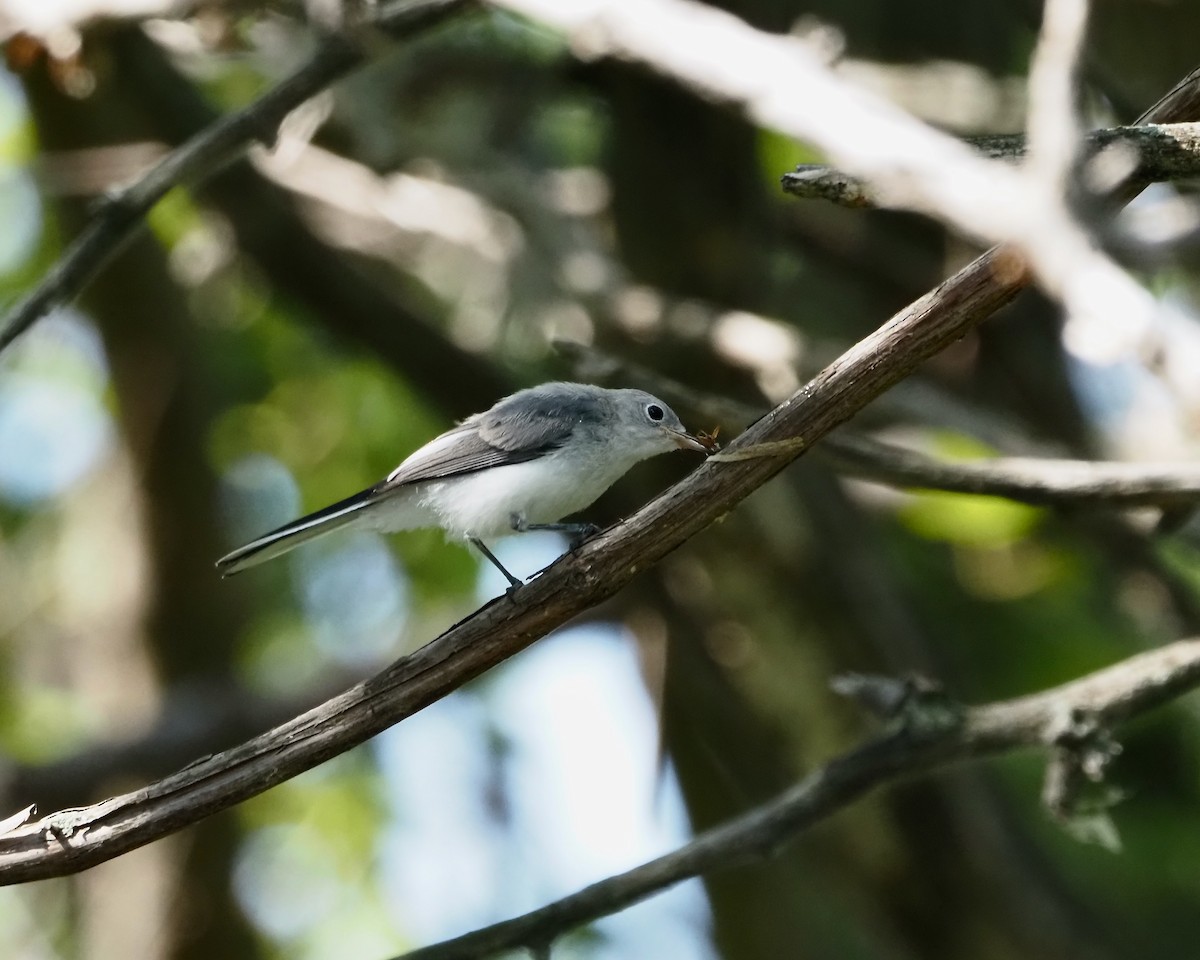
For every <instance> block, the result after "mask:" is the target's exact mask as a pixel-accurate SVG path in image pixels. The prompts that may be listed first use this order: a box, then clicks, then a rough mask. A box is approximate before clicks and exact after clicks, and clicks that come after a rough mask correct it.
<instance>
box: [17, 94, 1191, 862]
mask: <svg viewBox="0 0 1200 960" xmlns="http://www.w3.org/2000/svg"><path fill="white" fill-rule="evenodd" d="M1197 115H1200V71H1196V72H1194V73H1193V74H1191V75H1190V76H1189V77H1187V78H1186V79H1185V80H1184V81H1182V82H1181V83H1180V84H1178V85H1177V86H1176V87H1175V88H1174V89H1173V90H1172V91H1171V93H1169V94H1168V95H1167V96H1166V97H1164V98H1163V100H1161V101H1160V102H1159V104H1158V105H1156V106H1155V107H1154V108H1152V109H1151V116H1150V118H1149V119H1151V120H1162V121H1164V122H1170V121H1175V120H1182V119H1190V118H1191V117H1195V116H1197ZM1028 279H1029V275H1028V273H1027V271H1026V269H1025V266H1024V261H1023V260H1022V258H1021V257H1020V256H1019V255H1018V254H1016V253H1014V252H1013V251H1011V250H1006V249H1004V248H996V249H994V250H991V251H989V252H988V253H986V254H984V255H983V256H981V257H979V258H978V259H977V260H975V261H974V262H972V263H970V264H968V265H967V266H966V267H964V268H963V269H962V270H960V271H959V272H958V273H957V274H955V275H954V276H953V277H951V278H950V279H949V280H947V281H946V282H945V283H943V284H942V285H941V286H939V287H938V288H937V289H935V290H932V291H930V292H929V293H928V294H926V295H925V296H923V297H921V298H920V299H919V300H917V301H916V302H915V303H913V304H912V305H910V306H909V307H907V308H906V309H905V310H902V311H901V312H900V313H898V314H897V315H896V316H894V317H893V318H892V319H891V320H889V321H888V322H887V323H886V324H884V325H883V326H882V327H880V328H879V329H878V330H877V331H875V333H873V334H871V335H870V336H869V337H867V338H866V339H865V340H863V341H862V342H860V343H859V344H857V345H856V346H854V347H852V348H851V349H850V350H848V351H846V353H844V354H843V355H842V356H841V357H839V358H838V359H837V360H835V361H834V362H833V363H832V364H830V365H829V366H828V367H826V368H825V369H824V370H823V371H821V372H820V373H819V374H818V375H817V376H816V377H815V378H814V379H813V380H812V381H811V382H809V383H808V384H807V385H805V386H804V387H803V388H802V389H801V390H799V391H798V392H797V393H796V394H795V395H793V396H792V397H790V398H789V399H788V400H786V401H784V402H783V403H782V404H780V405H779V406H778V407H777V408H776V409H775V410H773V411H772V412H771V413H769V414H768V415H767V416H765V417H763V418H762V419H760V420H759V421H758V422H757V423H755V424H754V425H753V426H752V427H750V429H748V430H747V431H746V432H745V433H743V434H742V436H740V437H739V438H738V439H737V440H736V441H734V442H733V443H732V444H730V445H729V448H728V449H727V450H726V453H737V452H738V451H741V452H742V453H743V454H753V452H754V450H755V448H757V449H758V451H760V453H761V455H757V456H755V455H750V456H748V457H747V458H746V459H744V460H732V461H730V460H726V461H723V462H719V463H706V464H704V465H702V466H701V467H700V468H699V469H697V470H696V471H695V472H693V473H692V474H691V475H689V476H688V477H687V478H685V479H684V480H683V481H682V482H680V483H679V484H677V485H676V486H674V487H673V488H671V489H670V490H668V491H667V492H666V493H664V494H663V495H662V496H660V497H658V498H657V499H656V500H654V501H652V502H651V503H649V504H648V505H647V506H645V507H644V508H642V509H641V510H640V511H638V513H637V514H635V515H634V516H633V517H631V518H630V519H629V520H628V521H627V522H626V523H623V524H621V525H620V526H618V527H615V528H613V529H611V530H608V531H606V532H605V533H603V534H601V535H600V536H599V537H597V538H596V539H595V540H593V541H591V542H589V543H587V544H585V545H584V546H583V547H582V548H580V549H579V550H578V551H577V552H575V553H573V554H569V555H567V556H566V557H563V558H562V559H561V560H559V561H558V562H557V563H555V564H553V565H552V566H551V567H549V568H548V569H547V570H546V571H545V572H544V573H543V574H542V575H541V576H539V577H538V578H537V579H536V580H534V581H533V582H532V583H530V584H528V585H526V586H524V587H522V588H521V589H519V590H517V591H515V593H514V594H513V595H512V598H511V599H504V598H501V599H499V600H497V601H493V602H492V603H491V604H489V605H488V606H486V607H484V608H483V609H482V610H480V611H478V612H477V613H476V614H474V615H473V616H471V617H469V618H468V619H466V620H464V621H463V622H462V623H459V624H457V625H456V626H454V627H452V628H451V629H450V630H448V631H447V632H446V633H444V634H443V635H442V636H441V637H439V638H438V639H436V640H434V641H432V642H431V643H429V644H428V645H427V646H425V647H423V648H422V649H420V650H418V651H417V652H416V653H413V654H411V655H409V656H407V657H403V658H401V659H400V660H398V661H396V662H395V663H394V664H392V665H391V666H390V667H388V668H387V669H385V670H384V671H382V672H381V673H379V674H377V675H376V676H374V677H372V678H371V679H369V680H367V681H365V682H363V683H361V684H358V685H356V686H354V687H352V688H351V689H350V690H347V691H346V692H345V693H344V694H342V695H341V696H338V697H335V698H333V699H332V700H330V701H328V702H327V703H324V704H322V705H321V706H319V707H316V708H315V709H313V710H310V711H308V712H307V713H304V714H302V715H301V716H299V717H297V718H296V719H295V720H293V721H291V722H290V723H286V724H283V725H282V726H279V727H277V728H275V729H274V730H271V731H268V732H267V733H265V734H263V735H262V736H260V737H256V738H255V739H253V740H250V741H247V742H246V743H244V744H242V745H240V746H238V747H235V748H233V749H231V750H226V751H224V752H223V753H220V754H217V755H215V756H212V757H207V758H205V759H203V760H200V761H198V762H196V763H194V764H192V765H190V766H188V767H185V768H184V769H183V770H180V771H179V772H178V773H175V774H173V775H171V776H169V777H166V778H164V779H162V780H159V781H156V782H155V783H152V784H150V785H149V786H147V787H144V788H142V789H140V790H135V791H133V792H131V793H127V794H124V795H121V796H117V797H112V798H110V799H108V800H105V801H102V802H101V803H98V804H94V805H92V806H89V807H84V808H80V809H78V810H64V811H58V812H56V813H51V814H49V815H47V816H44V817H42V818H40V819H39V820H36V821H31V822H29V823H26V824H24V825H22V826H21V827H19V828H17V829H15V830H12V831H11V832H9V833H7V834H4V835H3V836H0V884H11V883H22V882H25V881H28V880H39V879H44V878H46V877H53V876H63V875H66V874H71V873H77V872H79V871H80V870H84V869H86V868H87V867H91V866H94V865H95V864H97V863H102V862H104V861H106V860H110V859H112V858H113V857H115V856H118V855H120V854H122V853H125V852H126V851H128V850H132V849H135V848H137V847H140V846H143V845H144V844H147V843H150V842H151V841H153V840H157V839H159V838H161V837H164V836H167V835H168V834H171V833H173V832H175V831H177V830H180V829H182V828H183V827H185V826H187V825H188V824H191V823H195V822H196V821H197V820H200V819H202V818H203V817H206V816H208V815H210V814H212V813H216V812H217V811H219V810H224V809H227V808H229V807H231V806H233V805H235V804H237V803H240V802H241V801H243V800H246V799H248V798H250V797H253V796H257V795H258V794H260V793H262V792H264V791H266V790H268V789H270V788H271V787H273V786H275V785H277V784H279V783H283V782H284V781H286V780H288V779H290V778H291V777H294V776H296V775H297V774H299V773H302V772H303V771H305V770H308V769H311V768H312V767H315V766H316V765H317V764H319V763H321V762H323V761H325V760H328V759H330V758H331V757H334V756H337V755H338V754H340V753H343V752H345V751H346V750H349V749H350V748H352V747H355V746H357V745H358V744H360V743H362V742H364V741H365V740H367V739H369V738H370V737H372V736H374V735H375V734H377V733H379V732H380V731H381V730H385V729H387V728H388V727H390V726H392V725H393V724H395V723H398V722H399V721H401V720H403V719H404V718H405V717H408V716H411V715H412V714H413V713H415V712H416V711H418V710H420V709H421V708H422V707H425V706H428V705H429V704H430V703H432V702H434V701H435V700H438V699H439V698H441V697H444V696H445V695H446V694H448V693H450V692H451V691H452V690H455V689H457V688H458V687H460V686H462V685H463V684H464V683H466V682H467V681H469V680H471V679H473V678H475V677H477V676H479V675H480V674H481V673H483V672H484V671H486V670H488V669H489V668H491V667H493V666H495V665H496V664H497V663H499V662H501V661H502V660H504V659H506V658H508V657H511V656H513V655H514V654H516V653H518V652H520V651H521V650H523V649H525V648H526V647H527V646H529V645H530V644H531V643H533V642H534V641H535V640H537V639H538V638H540V637H542V636H544V635H545V634H547V633H549V632H550V631H551V630H553V629H555V628H556V627H559V626H561V625H562V624H564V623H566V622H567V621H568V620H570V619H571V618H572V617H574V616H575V615H577V614H579V613H581V612H582V611H584V610H586V609H588V608H590V607H592V606H595V605H596V604H598V603H599V602H601V601H602V600H605V599H607V598H608V597H610V596H612V595H613V594H615V593H616V592H617V591H619V590H620V589H621V588H622V587H623V586H625V584H626V583H628V582H629V581H630V580H631V579H632V578H633V577H634V575H635V574H636V573H637V572H638V571H639V570H641V569H644V568H645V567H646V566H648V565H650V564H653V563H655V562H656V561H658V560H660V559H661V558H662V557H664V556H665V555H666V554H668V553H670V552H671V551H672V550H674V549H675V548H677V547H678V546H679V545H680V544H682V543H684V542H685V541H686V540H687V539H688V538H689V537H691V536H693V535H694V534H696V533H698V532H699V531H700V530H702V529H704V528H705V527H707V526H708V525H709V524H710V523H712V522H713V521H714V520H716V519H718V518H719V517H721V516H723V515H724V514H726V513H728V512H729V511H730V510H732V509H733V508H734V507H735V506H736V505H737V504H738V503H739V502H740V501H741V500H743V499H744V498H745V497H747V496H748V495H749V494H750V493H752V492H753V491H754V490H756V489H757V488H758V487H760V486H762V485H763V484H764V483H766V482H767V481H768V480H769V479H771V477H773V476H774V475H775V474H776V473H778V472H779V471H780V470H782V469H783V468H784V467H785V466H787V464H788V463H790V462H791V461H792V460H794V459H796V457H798V456H799V455H800V453H801V452H802V449H803V448H804V447H806V446H811V445H812V443H814V442H815V441H816V440H818V439H819V438H820V437H822V436H824V435H825V434H826V433H828V432H829V431H830V430H831V429H833V428H834V427H835V426H837V425H838V424H840V423H842V422H844V421H845V420H847V419H849V418H850V417H851V416H853V415H854V414H855V413H857V412H858V411H859V410H860V409H862V407H864V406H865V405H866V404H867V403H869V402H870V401H871V400H873V399H874V398H875V397H877V396H879V395H880V394H881V393H883V392H884V391H885V390H887V389H888V388H889V387H891V386H893V385H894V384H895V383H897V382H898V381H900V380H901V379H903V378H904V377H905V376H907V375H908V374H909V373H911V372H912V371H913V370H914V369H916V368H917V367H918V366H919V365H920V364H921V363H922V362H923V361H925V360H926V359H928V358H929V357H931V356H933V355H934V354H936V353H937V352H938V351H940V350H941V349H942V348H943V347H945V346H947V345H948V344H950V343H952V342H953V341H955V340H956V339H958V338H960V337H962V336H963V335H964V334H966V333H967V332H968V331H969V330H970V329H971V328H972V327H974V326H975V325H976V324H978V323H980V322H981V321H982V320H983V319H985V318H986V317H988V316H989V315H990V314H992V313H993V312H995V311H996V310H998V309H999V308H1000V307H1002V306H1003V305H1004V304H1006V303H1008V302H1009V301H1010V300H1011V299H1012V298H1013V297H1015V296H1016V295H1017V293H1019V292H1020V291H1021V289H1022V288H1023V287H1024V286H1025V285H1026V284H1027V283H1028ZM772 443H780V444H782V445H783V447H782V449H783V450H784V451H785V452H782V453H772V452H771V450H772V449H773V448H771V447H769V446H767V445H768V444H772ZM802 444H803V446H802ZM775 449H780V448H775Z"/></svg>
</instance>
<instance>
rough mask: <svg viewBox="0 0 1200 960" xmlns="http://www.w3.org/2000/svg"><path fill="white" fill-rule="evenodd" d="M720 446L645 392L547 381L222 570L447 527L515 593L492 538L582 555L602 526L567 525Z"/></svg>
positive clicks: (241, 552) (237, 553)
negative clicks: (529, 536)
mask: <svg viewBox="0 0 1200 960" xmlns="http://www.w3.org/2000/svg"><path fill="white" fill-rule="evenodd" d="M714 448H715V441H714V440H713V439H712V438H711V437H709V436H707V435H706V434H703V433H702V434H701V435H700V436H695V435H693V434H691V433H689V432H688V431H687V430H686V429H685V428H684V426H683V424H682V422H680V419H679V417H678V416H676V414H675V412H674V411H673V410H672V409H671V408H670V407H669V406H667V404H665V403H664V402H663V401H662V400H660V399H658V398H657V397H655V396H653V395H652V394H649V393H646V392H645V391H642V390H633V389H610V388H605V387H598V386H593V385H591V384H583V383H566V382H552V383H544V384H542V385H540V386H536V387H530V388H527V389H524V390H518V391H517V392H516V393H513V394H510V395H509V396H507V397H505V398H504V399H502V400H500V401H498V402H497V403H496V404H495V405H494V406H493V407H491V409H489V410H486V411H484V412H483V413H477V414H475V415H474V416H471V417H468V418H467V419H466V420H464V421H462V422H461V423H460V424H458V425H457V426H455V427H452V428H451V429H449V430H447V431H446V432H445V433H443V434H441V435H439V436H437V437H434V438H433V439H432V440H430V441H429V442H428V443H426V444H425V445H424V446H422V447H420V448H419V449H417V450H416V451H415V452H413V453H412V454H410V455H409V456H408V457H407V458H406V459H405V460H404V461H403V462H401V463H400V465H399V466H398V467H396V469H395V470H393V471H392V472H391V473H389V474H388V475H387V476H386V477H385V478H384V479H383V480H381V481H380V482H379V483H376V484H375V485H374V486H371V487H368V488H367V489H365V490H362V491H360V492H358V493H356V494H354V495H353V496H350V497H347V498H346V499H344V500H340V501H338V502H337V503H334V504H331V505H330V506H328V507H325V508H324V509H322V510H318V511H316V512H315V513H311V514H309V515H307V516H304V517H301V518H300V519H298V520H293V521H292V522H291V523H288V524H285V525H284V526H282V527H279V528H278V529H277V530H273V531H271V532H270V533H267V534H264V535H263V536H261V537H259V538H258V539H256V540H253V541H252V542H250V543H248V544H246V545H245V546H243V547H240V548H238V549H237V550H234V551H233V552H232V553H229V554H227V555H226V556H224V557H221V559H219V560H218V561H217V564H216V565H217V569H218V571H219V572H220V574H221V575H222V576H230V575H232V574H235V573H240V572H242V571H243V570H247V569H249V568H251V567H254V566H257V565H258V564H260V563H265V562H266V561H268V560H273V559H274V558H276V557H278V556H280V555H282V554H284V553H287V552H288V551H289V550H293V549H295V548H296V547H298V546H300V545H301V544H303V543H307V542H308V541H310V540H313V539H315V538H316V537H321V536H324V535H325V534H327V533H331V532H333V531H334V530H338V529H342V528H346V527H354V528H358V529H367V530H375V531H379V532H382V533H394V532H398V531H402V530H416V529H420V528H425V527H440V528H441V529H442V530H443V531H444V532H445V533H446V535H447V536H448V537H450V538H452V539H455V540H461V541H465V542H467V543H470V544H472V545H473V546H475V548H476V549H478V550H479V552H480V553H481V554H482V555H483V556H484V557H485V558H486V559H487V560H488V561H490V562H491V563H492V564H493V565H495V567H496V568H497V569H498V570H499V571H500V572H501V573H502V574H504V576H505V578H506V579H507V580H508V582H509V584H510V585H511V587H512V588H513V589H515V588H517V587H519V586H521V584H522V581H521V580H520V579H518V578H517V577H516V576H514V575H513V574H512V573H510V572H509V571H508V570H507V569H506V568H505V567H504V565H503V564H502V563H500V561H499V560H497V559H496V557H495V555H494V554H493V553H492V551H491V550H490V549H489V548H488V546H487V545H486V543H485V542H484V541H485V540H491V539H493V538H495V537H498V536H504V535H508V534H512V533H521V532H525V531H528V530H558V531H561V532H564V533H567V534H569V535H571V537H572V547H574V546H576V545H578V543H579V542H582V540H583V539H585V538H586V537H587V536H589V535H591V534H592V533H594V532H596V530H597V529H598V528H596V527H595V526H593V525H592V524H587V523H562V522H560V521H561V520H562V518H563V517H567V516H569V515H571V514H574V513H577V512H578V511H580V510H583V509H584V508H585V507H588V506H590V505H591V504H592V503H593V502H595V500H596V499H597V498H598V497H599V496H600V495H601V494H602V493H604V491H605V490H607V489H608V488H609V487H610V486H612V484H613V483H615V482H616V481H617V480H618V479H620V478H621V477H622V476H624V474H625V473H626V472H627V471H628V470H629V469H630V468H631V467H633V466H634V465H635V464H637V463H639V462H641V461H642V460H646V459H649V458H650V457H654V456H657V455H659V454H662V453H667V452H670V451H672V450H676V449H686V450H695V451H699V452H701V453H704V454H706V455H707V454H708V453H710V452H711V451H712V449H714Z"/></svg>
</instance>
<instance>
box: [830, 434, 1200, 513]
mask: <svg viewBox="0 0 1200 960" xmlns="http://www.w3.org/2000/svg"><path fill="white" fill-rule="evenodd" d="M821 447H822V449H823V450H824V452H825V453H826V455H827V456H828V458H829V459H830V460H831V461H832V462H833V465H834V467H835V468H836V469H838V470H840V471H841V472H843V473H848V474H851V475H853V476H857V477H862V478H864V479H866V480H873V481H876V482H878V483H886V484H888V485H889V486H895V487H911V488H916V489H923V490H946V491H951V492H956V493H975V494H982V495H986V496H993V497H1004V498H1006V499H1008V500H1016V501H1018V502H1020V503H1030V504H1035V505H1039V506H1047V505H1058V506H1081V505H1084V504H1106V505H1109V506H1119V507H1137V506H1155V507H1168V506H1182V505H1188V504H1195V503H1196V502H1197V501H1200V464H1194V463H1156V464H1145V463H1110V462H1102V461H1093V460H1050V459H1042V458H1032V457H1001V458H997V459H994V460H964V461H955V462H953V463H948V462H946V461H944V460H936V459H934V458H933V457H930V456H927V455H925V454H923V453H918V452H916V451H915V450H906V449H903V448H901V447H896V446H893V445H891V444H887V443H880V442H879V441H877V440H872V439H870V438H869V437H864V436H861V435H856V434H840V435H836V436H830V437H827V438H826V439H825V440H824V441H823V442H822V444H821Z"/></svg>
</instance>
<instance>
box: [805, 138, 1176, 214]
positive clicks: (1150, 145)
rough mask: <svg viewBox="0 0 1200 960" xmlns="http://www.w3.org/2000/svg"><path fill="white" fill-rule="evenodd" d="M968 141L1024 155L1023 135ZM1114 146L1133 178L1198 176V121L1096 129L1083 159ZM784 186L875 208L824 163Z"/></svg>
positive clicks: (991, 154) (989, 151) (864, 191)
mask: <svg viewBox="0 0 1200 960" xmlns="http://www.w3.org/2000/svg"><path fill="white" fill-rule="evenodd" d="M965 142H966V143H967V144H969V145H970V146H972V147H974V148H975V150H977V151H978V152H979V153H981V154H983V155H984V156H985V157H988V158H989V159H991V160H1006V161H1014V162H1015V161H1019V160H1022V159H1024V157H1025V136H1024V134H1019V133H1015V134H1007V135H996V136H986V137H967V138H966V140H965ZM1110 147H1118V148H1123V149H1130V150H1134V151H1136V154H1137V156H1138V158H1139V160H1138V164H1137V166H1136V167H1135V168H1134V170H1133V171H1132V176H1133V177H1134V178H1135V179H1136V180H1138V181H1139V182H1140V183H1156V182H1160V181H1164V180H1183V179H1188V178H1192V177H1200V123H1171V124H1145V125H1143V126H1137V127H1110V128H1108V129H1104V130H1093V131H1092V132H1091V133H1089V134H1087V136H1086V137H1085V138H1084V148H1085V154H1084V156H1085V159H1086V158H1090V157H1094V156H1096V155H1098V154H1100V153H1102V152H1103V151H1104V150H1106V149H1108V148H1110ZM782 183H783V189H784V190H785V191H786V192H788V193H790V194H792V195H793V196H796V197H800V198H802V199H806V200H829V201H830V202H832V203H837V204H840V205H842V206H849V207H870V206H875V198H874V196H873V195H872V193H871V190H870V187H869V186H868V185H867V184H866V183H865V182H864V181H863V180H861V179H860V178H858V177H854V176H851V175H850V174H848V173H844V172H843V171H841V170H836V169H834V168H833V167H829V166H826V165H825V164H819V163H810V164H804V165H803V166H799V167H797V168H796V170H795V172H793V173H786V174H784V175H783V178H782Z"/></svg>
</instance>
